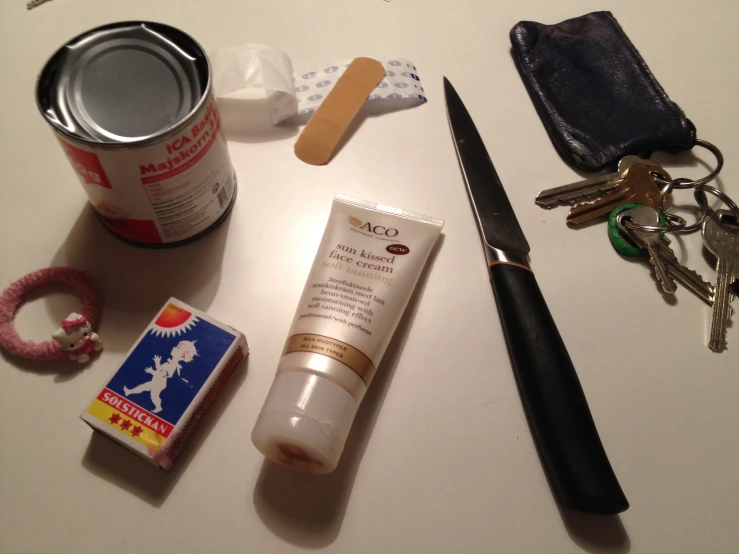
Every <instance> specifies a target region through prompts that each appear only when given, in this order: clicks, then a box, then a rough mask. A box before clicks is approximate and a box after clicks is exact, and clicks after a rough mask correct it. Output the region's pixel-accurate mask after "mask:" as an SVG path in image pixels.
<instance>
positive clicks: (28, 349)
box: [0, 267, 103, 363]
mask: <svg viewBox="0 0 739 554" xmlns="http://www.w3.org/2000/svg"><path fill="white" fill-rule="evenodd" d="M60 283H61V284H63V285H67V286H69V287H70V288H72V290H73V291H74V292H75V294H76V295H77V296H79V297H80V299H81V300H82V302H83V304H84V306H83V308H82V314H81V315H80V314H70V315H69V316H68V317H67V318H66V319H64V320H63V321H62V326H61V327H60V328H59V329H57V331H55V332H54V334H53V335H52V337H53V340H47V341H44V342H34V341H32V340H24V339H22V338H21V337H20V335H19V334H18V331H17V330H16V328H15V326H14V325H13V319H14V318H15V314H16V313H17V312H18V308H19V307H20V306H21V304H22V303H23V302H24V301H25V299H26V297H27V296H28V294H29V293H31V292H33V291H35V290H36V289H38V288H41V287H44V286H47V285H51V284H60ZM99 321H100V297H99V294H98V291H97V288H96V287H95V284H94V283H93V282H92V280H91V279H90V278H89V277H88V276H87V275H85V274H84V273H82V272H81V271H79V270H78V269H73V268H71V267H47V268H45V269H39V270H38V271H34V272H33V273H29V274H28V275H26V276H25V277H22V278H21V279H18V280H17V281H16V282H15V283H13V284H12V285H10V286H9V287H8V288H7V289H5V291H4V292H3V294H2V296H0V346H2V347H3V348H5V349H6V350H7V351H8V352H10V353H11V354H13V355H15V356H19V357H21V358H25V359H26V360H34V361H38V362H51V361H60V360H63V359H64V358H65V356H66V355H68V356H69V357H70V358H71V359H73V360H78V361H79V362H82V363H84V362H87V361H88V360H89V359H90V356H91V355H92V354H94V353H95V352H98V351H100V350H101V349H102V347H103V343H102V341H101V340H100V337H99V336H98V335H97V333H95V332H94V330H95V329H96V328H97V325H98V322H99Z"/></svg>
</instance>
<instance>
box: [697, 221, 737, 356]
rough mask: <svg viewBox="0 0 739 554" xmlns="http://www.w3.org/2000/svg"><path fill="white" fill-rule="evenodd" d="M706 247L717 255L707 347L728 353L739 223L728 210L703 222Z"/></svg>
mask: <svg viewBox="0 0 739 554" xmlns="http://www.w3.org/2000/svg"><path fill="white" fill-rule="evenodd" d="M703 244H705V245H706V248H708V250H709V251H710V252H711V253H712V254H713V255H714V256H716V284H715V286H714V288H715V290H716V294H715V298H714V302H713V312H712V313H711V332H710V335H709V337H708V347H709V348H710V349H711V350H713V351H714V352H722V351H724V350H726V328H727V327H728V326H729V320H730V317H731V314H730V312H729V303H730V302H731V300H732V297H733V294H732V293H731V289H730V287H731V286H732V284H733V283H734V281H735V280H736V278H737V277H738V276H739V222H737V220H736V218H735V217H733V216H732V214H731V212H730V211H728V210H719V211H717V212H714V213H713V215H712V216H711V217H710V218H709V219H707V220H706V221H705V223H703Z"/></svg>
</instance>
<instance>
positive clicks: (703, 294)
mask: <svg viewBox="0 0 739 554" xmlns="http://www.w3.org/2000/svg"><path fill="white" fill-rule="evenodd" d="M659 251H660V255H661V256H662V261H663V262H664V264H665V267H666V268H667V272H668V273H669V274H670V276H671V277H672V278H673V279H675V281H677V282H678V283H680V284H681V285H682V286H684V287H685V288H686V289H688V290H689V291H690V292H692V293H693V294H695V295H696V296H697V297H698V298H700V299H701V300H703V302H705V303H706V304H708V305H709V306H713V300H714V298H715V289H714V288H713V285H712V284H711V283H708V282H706V281H705V280H704V279H703V277H701V276H700V275H699V274H698V272H696V271H694V270H692V269H689V268H687V267H685V266H684V265H683V264H681V263H680V262H679V261H678V259H677V257H676V256H675V253H674V252H673V251H672V248H670V246H669V240H668V239H667V237H665V238H664V239H662V242H661V243H660V245H659Z"/></svg>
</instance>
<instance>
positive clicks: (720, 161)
mask: <svg viewBox="0 0 739 554" xmlns="http://www.w3.org/2000/svg"><path fill="white" fill-rule="evenodd" d="M695 145H696V146H702V147H703V148H705V149H706V150H708V151H710V152H711V154H713V155H714V156H715V157H716V168H715V169H714V170H713V171H711V173H709V174H708V175H706V176H705V177H703V178H701V179H697V180H695V181H692V180H690V179H675V181H680V183H678V184H673V185H672V186H673V188H676V189H689V188H700V187H702V186H704V185H707V184H708V183H710V182H711V181H713V180H714V179H715V178H716V177H717V176H718V174H719V173H720V172H721V169H722V168H723V167H724V155H723V154H722V153H721V150H719V149H718V148H717V147H716V146H715V145H713V144H711V143H710V142H708V141H706V140H703V139H695ZM652 176H653V177H654V180H655V181H656V182H657V183H659V184H660V185H662V186H663V187H666V186H667V185H669V184H670V181H667V180H666V179H664V178H663V176H662V175H660V174H659V172H656V171H655V172H654V173H653V174H652ZM675 181H672V182H673V183H674V182H675ZM732 211H733V210H732Z"/></svg>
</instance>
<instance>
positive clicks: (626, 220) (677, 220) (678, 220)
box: [616, 212, 687, 233]
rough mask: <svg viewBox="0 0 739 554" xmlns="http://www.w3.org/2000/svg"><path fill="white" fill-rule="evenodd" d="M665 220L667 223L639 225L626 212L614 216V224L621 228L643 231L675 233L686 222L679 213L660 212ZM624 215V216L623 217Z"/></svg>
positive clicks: (680, 229)
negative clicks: (661, 224) (661, 225)
mask: <svg viewBox="0 0 739 554" xmlns="http://www.w3.org/2000/svg"><path fill="white" fill-rule="evenodd" d="M661 213H662V215H663V216H665V220H667V225H666V226H664V227H657V226H656V225H639V224H638V223H634V221H633V220H632V219H631V218H630V217H629V216H628V215H626V214H619V215H618V217H617V218H616V224H617V225H618V226H619V227H620V228H621V229H622V230H623V228H624V227H626V228H627V229H631V230H632V231H644V232H646V233H677V232H679V231H682V230H683V229H685V227H686V225H687V222H686V221H685V220H684V219H683V218H682V217H680V216H679V215H675V214H671V213H669V212H661ZM624 216H625V217H624Z"/></svg>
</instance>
